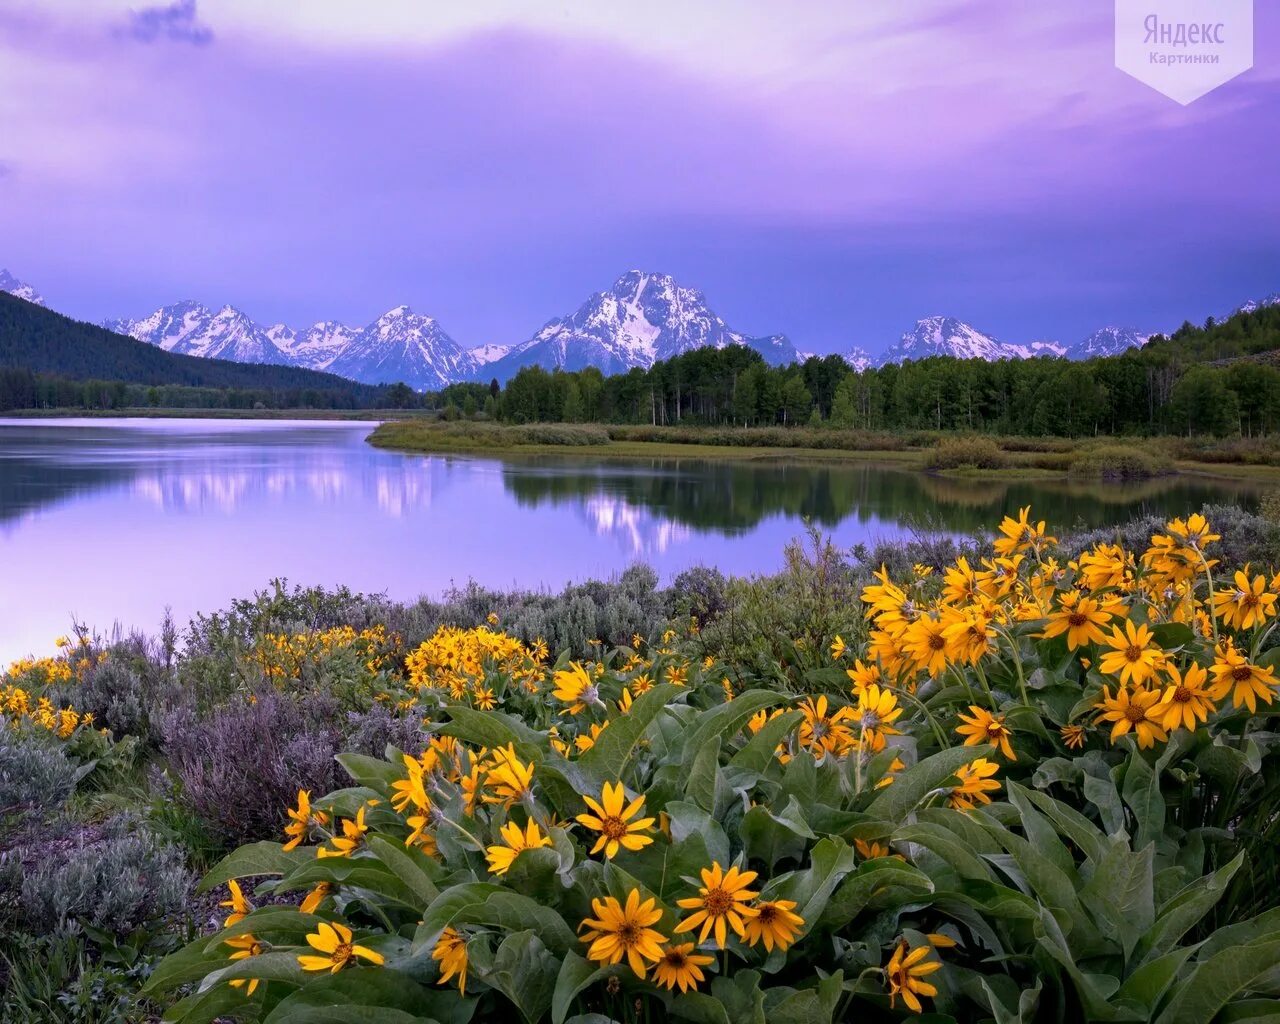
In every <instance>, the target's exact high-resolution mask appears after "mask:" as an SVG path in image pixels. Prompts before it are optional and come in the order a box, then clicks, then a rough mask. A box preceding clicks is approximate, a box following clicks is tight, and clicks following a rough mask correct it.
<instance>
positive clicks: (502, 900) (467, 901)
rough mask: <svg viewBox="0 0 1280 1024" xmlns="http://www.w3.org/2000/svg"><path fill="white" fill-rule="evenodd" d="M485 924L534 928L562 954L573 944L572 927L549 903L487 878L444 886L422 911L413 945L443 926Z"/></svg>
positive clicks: (510, 929)
mask: <svg viewBox="0 0 1280 1024" xmlns="http://www.w3.org/2000/svg"><path fill="white" fill-rule="evenodd" d="M466 924H479V925H488V926H490V927H492V928H499V929H501V930H503V931H508V932H520V931H535V932H537V933H538V935H539V936H540V937H541V939H542V942H543V944H544V945H545V946H546V947H547V948H548V949H550V950H552V951H553V952H555V953H559V954H563V953H566V952H568V951H569V950H570V949H573V948H574V946H575V945H576V936H575V935H574V934H573V929H572V928H570V927H569V926H568V925H567V924H565V921H564V918H562V917H561V916H560V915H559V914H557V913H556V912H555V911H554V910H552V909H551V908H550V907H546V906H543V905H542V904H540V903H538V902H537V901H536V900H533V899H530V898H529V897H528V896H523V895H521V894H520V893H516V892H512V891H511V890H509V889H504V888H502V887H501V886H498V885H493V884H491V883H489V882H464V883H463V884H462V885H455V886H453V887H452V888H449V889H445V890H444V891H443V892H442V893H440V895H439V896H438V897H436V899H435V900H433V901H432V903H431V905H430V906H429V907H427V909H426V912H425V913H424V914H423V915H422V923H421V924H420V925H419V926H418V931H417V937H416V938H415V940H414V945H415V947H416V946H418V945H420V943H425V942H427V941H430V942H431V943H432V944H433V945H434V942H435V937H436V936H437V935H439V934H440V932H441V931H442V930H443V929H444V928H445V927H447V926H452V927H454V928H458V927H460V926H462V925H466Z"/></svg>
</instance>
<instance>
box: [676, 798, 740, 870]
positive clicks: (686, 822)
mask: <svg viewBox="0 0 1280 1024" xmlns="http://www.w3.org/2000/svg"><path fill="white" fill-rule="evenodd" d="M666 812H667V816H668V817H669V818H670V819H671V841H672V842H673V843H681V842H683V841H684V840H685V839H688V838H689V837H690V836H691V835H694V834H695V833H696V834H698V835H700V836H701V837H702V839H703V841H704V842H705V843H706V848H707V853H709V854H710V855H711V859H712V860H715V861H719V862H720V863H721V864H728V863H729V861H730V860H731V859H732V857H731V854H730V848H729V837H728V836H727V835H725V831H724V829H723V828H722V827H721V826H720V823H719V822H718V821H716V820H715V818H713V817H711V815H709V814H708V813H707V812H706V811H704V810H703V809H702V808H701V807H699V806H698V805H697V804H691V803H688V802H686V801H683V800H678V801H676V802H675V803H670V804H667V806H666ZM705 866H706V867H710V866H711V865H710V864H707V865H705Z"/></svg>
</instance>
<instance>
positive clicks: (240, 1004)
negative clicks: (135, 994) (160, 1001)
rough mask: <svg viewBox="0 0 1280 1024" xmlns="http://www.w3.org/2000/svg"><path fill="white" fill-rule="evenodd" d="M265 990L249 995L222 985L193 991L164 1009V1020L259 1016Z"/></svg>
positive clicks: (205, 1023)
mask: <svg viewBox="0 0 1280 1024" xmlns="http://www.w3.org/2000/svg"><path fill="white" fill-rule="evenodd" d="M265 994H266V993H265V992H259V993H258V994H257V995H256V996H251V997H246V996H245V994H244V990H243V989H239V988H232V987H231V986H230V985H219V986H217V987H216V988H211V989H208V990H206V991H204V992H193V993H192V994H191V995H189V996H187V997H186V998H185V999H179V1000H178V1001H177V1002H176V1003H174V1004H173V1005H172V1006H170V1007H169V1008H168V1009H167V1010H165V1012H164V1016H163V1017H161V1018H160V1019H161V1020H164V1021H181V1022H182V1024H210V1021H214V1020H244V1019H251V1020H252V1019H256V1018H257V1017H258V1015H259V1013H260V1012H261V1005H260V1003H261V1000H262V998H263V997H264V996H265Z"/></svg>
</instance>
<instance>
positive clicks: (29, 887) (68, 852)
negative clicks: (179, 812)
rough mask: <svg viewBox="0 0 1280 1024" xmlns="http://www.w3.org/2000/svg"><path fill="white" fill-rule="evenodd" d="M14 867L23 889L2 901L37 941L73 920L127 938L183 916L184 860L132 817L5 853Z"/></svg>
mask: <svg viewBox="0 0 1280 1024" xmlns="http://www.w3.org/2000/svg"><path fill="white" fill-rule="evenodd" d="M15 863H17V864H20V865H21V869H22V870H21V889H20V892H19V893H18V894H17V895H16V898H15V897H14V894H12V893H10V894H9V896H8V897H7V898H6V900H5V902H6V903H7V904H9V906H10V907H11V908H12V912H13V913H14V914H15V916H16V924H17V926H18V927H19V928H22V929H25V930H27V931H33V932H37V933H40V934H51V933H53V932H56V931H58V930H59V929H62V928H64V927H65V926H66V925H67V923H68V922H72V921H74V922H78V923H81V924H85V925H89V926H91V927H93V928H96V929H100V930H102V931H104V932H106V933H108V934H110V935H114V936H126V935H128V934H129V933H130V932H132V931H133V930H135V929H138V928H141V927H143V926H145V925H149V924H154V923H156V922H158V921H161V920H163V919H165V918H166V917H169V916H170V915H173V914H176V913H177V912H179V911H180V910H181V909H182V907H183V905H184V903H185V900H186V896H187V893H188V889H189V886H190V878H189V876H188V874H187V871H186V868H185V867H184V865H183V857H182V853H181V852H180V851H179V850H178V849H177V848H175V847H173V846H171V845H169V844H168V843H165V842H163V841H162V840H160V839H159V838H157V837H156V836H155V835H154V834H153V833H152V832H151V831H150V830H149V828H148V827H147V826H146V824H145V823H144V822H143V821H141V820H140V819H138V818H136V817H133V816H131V815H123V816H119V817H116V818H113V819H111V820H109V821H108V822H106V823H105V824H104V825H100V826H84V827H72V828H70V829H69V832H68V833H67V834H65V835H63V836H57V835H56V834H55V837H54V838H52V839H50V838H46V839H45V841H42V842H32V843H28V844H25V845H23V846H20V847H19V848H17V849H16V850H14V851H10V852H9V853H8V854H6V867H7V869H8V870H10V871H11V870H12V866H13V864H15ZM11 877H12V876H10V878H11Z"/></svg>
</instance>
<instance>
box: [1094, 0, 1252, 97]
mask: <svg viewBox="0 0 1280 1024" xmlns="http://www.w3.org/2000/svg"><path fill="white" fill-rule="evenodd" d="M1116 67H1118V68H1119V69H1120V70H1121V71H1124V72H1126V73H1127V74H1130V75H1132V76H1133V77H1134V78H1136V79H1137V80H1138V81H1139V82H1142V83H1144V84H1146V85H1149V86H1151V88H1153V89H1155V90H1156V91H1157V92H1162V93H1164V94H1165V95H1166V96H1168V97H1169V98H1170V99H1173V100H1177V101H1178V102H1179V103H1181V104H1182V105H1183V106H1184V107H1185V106H1186V105H1187V104H1188V103H1191V102H1192V101H1194V100H1198V99H1199V98H1200V97H1201V96H1203V95H1204V94H1205V93H1207V92H1210V91H1212V90H1214V89H1216V88H1217V87H1218V86H1220V85H1222V84H1224V83H1226V82H1229V81H1231V79H1233V78H1235V77H1236V75H1238V74H1241V73H1242V72H1244V71H1248V70H1249V69H1250V68H1251V67H1253V0H1116Z"/></svg>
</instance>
